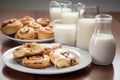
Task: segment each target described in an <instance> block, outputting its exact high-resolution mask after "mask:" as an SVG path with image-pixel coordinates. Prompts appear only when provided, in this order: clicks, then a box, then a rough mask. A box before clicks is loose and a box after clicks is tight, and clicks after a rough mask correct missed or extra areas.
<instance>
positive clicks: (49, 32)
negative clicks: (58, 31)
mask: <svg viewBox="0 0 120 80" xmlns="http://www.w3.org/2000/svg"><path fill="white" fill-rule="evenodd" d="M53 37H54V30H53V28H51V27H41V28H40V29H39V30H38V39H48V38H53Z"/></svg>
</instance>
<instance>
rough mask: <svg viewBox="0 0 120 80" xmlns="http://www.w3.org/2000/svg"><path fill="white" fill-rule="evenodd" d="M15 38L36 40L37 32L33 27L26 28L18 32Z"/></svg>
mask: <svg viewBox="0 0 120 80" xmlns="http://www.w3.org/2000/svg"><path fill="white" fill-rule="evenodd" d="M15 38H17V39H26V40H31V39H35V30H34V29H33V28H32V27H27V26H24V27H23V28H21V29H19V30H18V31H17V33H16V34H15Z"/></svg>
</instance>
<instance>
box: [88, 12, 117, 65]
mask: <svg viewBox="0 0 120 80" xmlns="http://www.w3.org/2000/svg"><path fill="white" fill-rule="evenodd" d="M95 22H96V29H95V32H94V34H93V36H92V38H91V39H90V44H89V54H90V55H91V56H92V58H93V63H95V64H98V65H108V64H111V63H112V61H113V59H114V56H115V50H116V45H115V40H114V37H113V35H112V31H111V22H112V16H111V15H107V14H100V15H97V16H96V17H95Z"/></svg>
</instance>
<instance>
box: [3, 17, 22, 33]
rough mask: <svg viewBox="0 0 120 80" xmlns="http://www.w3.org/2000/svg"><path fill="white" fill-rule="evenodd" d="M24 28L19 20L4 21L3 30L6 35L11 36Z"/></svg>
mask: <svg viewBox="0 0 120 80" xmlns="http://www.w3.org/2000/svg"><path fill="white" fill-rule="evenodd" d="M22 26H23V24H22V23H21V22H20V21H19V20H17V19H15V18H13V19H8V20H6V21H4V22H3V23H2V26H1V30H2V32H3V33H4V34H7V35H11V34H15V33H16V32H17V31H18V30H19V29H20V28H21V27H22Z"/></svg>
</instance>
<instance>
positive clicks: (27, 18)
mask: <svg viewBox="0 0 120 80" xmlns="http://www.w3.org/2000/svg"><path fill="white" fill-rule="evenodd" d="M20 21H21V22H22V23H23V25H24V26H25V25H27V24H29V23H30V22H34V21H35V19H34V18H31V17H30V16H25V17H24V18H21V19H20Z"/></svg>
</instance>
